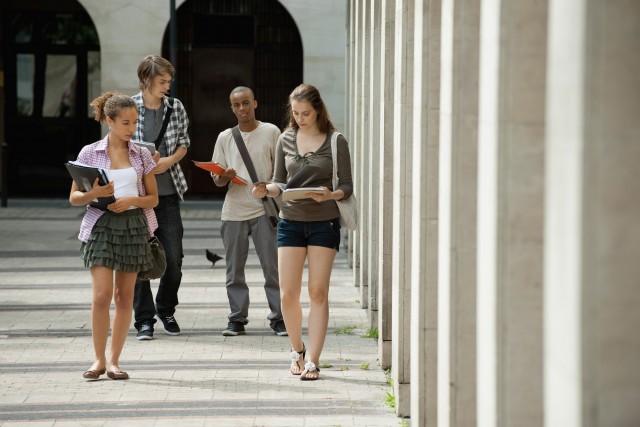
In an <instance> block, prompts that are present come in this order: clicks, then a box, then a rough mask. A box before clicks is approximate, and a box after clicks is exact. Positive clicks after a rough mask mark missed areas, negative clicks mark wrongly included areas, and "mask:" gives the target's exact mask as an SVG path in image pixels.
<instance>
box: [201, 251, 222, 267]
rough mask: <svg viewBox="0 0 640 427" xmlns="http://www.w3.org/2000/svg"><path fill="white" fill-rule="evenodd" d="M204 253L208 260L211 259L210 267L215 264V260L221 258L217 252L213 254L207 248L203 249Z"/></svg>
mask: <svg viewBox="0 0 640 427" xmlns="http://www.w3.org/2000/svg"><path fill="white" fill-rule="evenodd" d="M204 253H205V254H206V256H207V259H208V260H209V261H211V268H213V267H214V266H215V265H216V261H219V260H221V259H222V257H221V256H220V255H218V254H214V253H213V252H211V251H210V250H209V249H205V250H204Z"/></svg>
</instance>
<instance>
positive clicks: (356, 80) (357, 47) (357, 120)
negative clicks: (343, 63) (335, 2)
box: [343, 0, 364, 286]
mask: <svg viewBox="0 0 640 427" xmlns="http://www.w3.org/2000/svg"><path fill="white" fill-rule="evenodd" d="M363 3H364V0H352V5H353V6H352V11H353V17H352V20H351V21H352V25H353V26H354V28H355V29H354V32H353V37H354V49H353V51H352V52H351V54H352V55H353V73H354V74H353V75H352V80H351V82H352V84H353V103H354V105H353V106H354V111H353V118H354V119H353V123H352V128H351V130H352V134H351V135H349V148H350V150H351V170H352V174H353V188H354V191H356V193H357V191H359V188H358V183H359V182H360V178H359V177H360V173H361V171H362V163H361V157H362V144H361V143H360V141H361V139H362V127H363V125H362V84H361V82H360V79H361V78H360V73H361V72H362V66H363V64H362V49H363V35H362V24H363V16H362V7H363V6H362V5H363ZM356 197H357V194H356ZM361 215H362V209H361V208H360V209H359V212H358V216H361ZM358 220H359V218H358ZM343 235H346V236H347V241H348V244H349V258H350V265H351V267H352V268H353V283H354V285H355V286H360V268H359V264H360V256H359V252H360V251H359V245H358V238H357V231H355V232H354V231H345V232H344V233H343Z"/></svg>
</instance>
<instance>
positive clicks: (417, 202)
mask: <svg viewBox="0 0 640 427" xmlns="http://www.w3.org/2000/svg"><path fill="white" fill-rule="evenodd" d="M413 16H414V24H413V26H414V45H413V47H414V52H413V60H414V64H413V67H412V69H410V70H408V72H409V73H410V74H413V94H410V95H408V96H413V112H412V113H413V135H412V137H411V138H410V140H412V147H411V148H410V149H411V150H412V151H411V153H409V160H408V161H412V162H413V164H412V166H411V170H412V173H411V185H410V187H411V200H412V209H411V230H412V234H413V238H412V241H411V421H412V423H415V425H424V426H435V425H437V422H438V417H437V414H438V392H437V385H438V382H437V376H438V357H437V355H438V161H439V122H440V22H441V21H440V20H441V11H440V0H428V1H424V2H423V1H422V0H416V1H415V3H414V13H413Z"/></svg>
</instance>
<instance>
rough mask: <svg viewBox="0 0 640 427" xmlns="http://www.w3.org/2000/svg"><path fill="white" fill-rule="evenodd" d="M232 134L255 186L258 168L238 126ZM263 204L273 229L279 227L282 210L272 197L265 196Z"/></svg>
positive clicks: (232, 130) (233, 129)
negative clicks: (250, 155)
mask: <svg viewBox="0 0 640 427" xmlns="http://www.w3.org/2000/svg"><path fill="white" fill-rule="evenodd" d="M231 134H232V135H233V139H234V140H235V141H236V145H237V146H238V151H240V155H241V156H242V160H243V161H244V165H245V166H246V167H247V171H248V172H249V177H250V178H251V181H252V182H253V183H254V184H255V183H257V182H259V180H258V174H257V173H256V168H255V167H254V166H253V162H252V161H251V157H249V151H248V150H247V146H246V145H245V144H244V141H243V140H242V135H240V129H238V126H235V127H233V128H232V129H231ZM262 204H263V205H264V212H265V214H266V215H267V218H269V222H270V223H271V226H272V227H273V228H276V227H278V221H280V208H279V207H278V204H277V203H276V201H275V200H274V199H273V198H271V197H267V196H265V197H263V198H262Z"/></svg>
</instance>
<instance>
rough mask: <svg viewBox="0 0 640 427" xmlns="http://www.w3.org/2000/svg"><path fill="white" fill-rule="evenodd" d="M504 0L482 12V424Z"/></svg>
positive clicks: (488, 366)
mask: <svg viewBox="0 0 640 427" xmlns="http://www.w3.org/2000/svg"><path fill="white" fill-rule="evenodd" d="M500 7H501V0H484V1H483V2H482V6H481V10H480V78H479V86H480V87H479V94H478V95H479V102H478V106H479V109H478V110H479V111H478V113H479V114H478V246H477V253H478V255H477V265H478V268H477V277H478V282H477V286H478V290H477V310H478V311H477V319H478V322H477V328H478V333H477V387H478V390H479V392H478V402H477V404H478V409H477V410H478V418H477V421H478V427H495V426H496V425H497V424H496V423H497V395H496V394H497V387H496V384H497V383H496V375H497V331H496V309H497V307H496V291H497V289H496V287H497V285H496V279H497V271H496V269H497V237H498V236H497V219H498V182H497V179H498V166H499V165H498V130H499V129H498V119H499V117H498V100H499V98H498V95H499V93H498V92H499V78H500V72H499V71H500V67H499V64H500Z"/></svg>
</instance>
